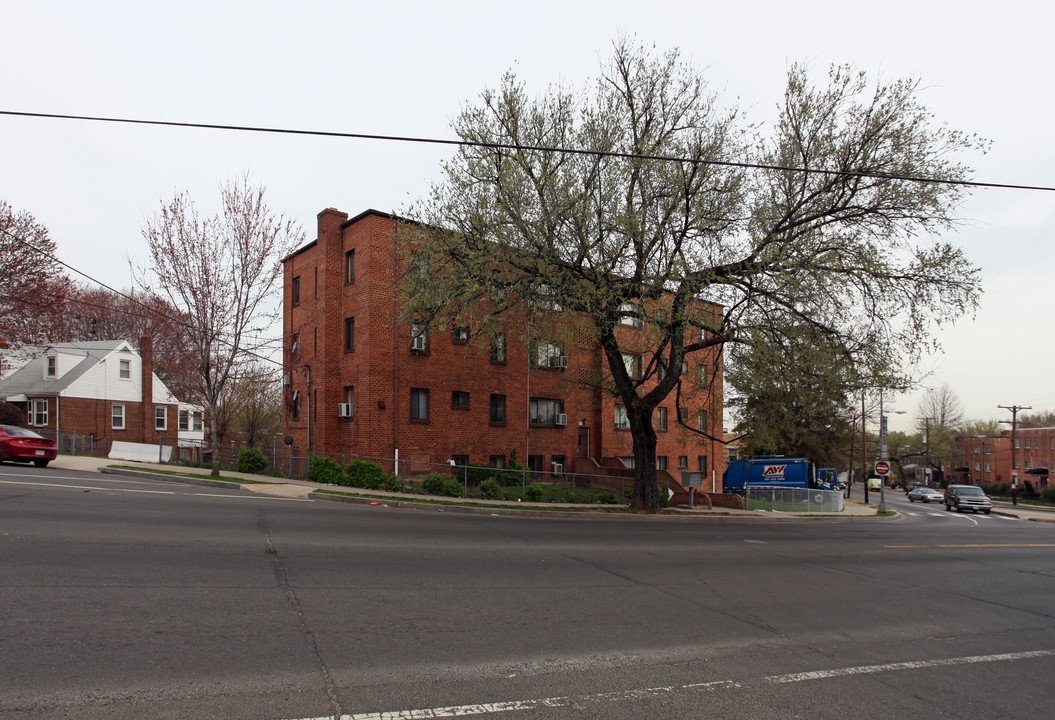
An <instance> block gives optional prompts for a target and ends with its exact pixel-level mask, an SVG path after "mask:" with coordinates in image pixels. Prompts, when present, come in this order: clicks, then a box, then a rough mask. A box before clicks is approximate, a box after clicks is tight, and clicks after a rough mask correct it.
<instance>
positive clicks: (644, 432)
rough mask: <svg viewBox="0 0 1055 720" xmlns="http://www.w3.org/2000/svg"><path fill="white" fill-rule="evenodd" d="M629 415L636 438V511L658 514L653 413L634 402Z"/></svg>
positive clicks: (633, 435) (631, 431)
mask: <svg viewBox="0 0 1055 720" xmlns="http://www.w3.org/2000/svg"><path fill="white" fill-rule="evenodd" d="M628 415H629V420H630V434H631V436H632V437H633V438H634V509H636V510H642V511H644V512H648V513H658V512H659V486H658V484H657V483H656V429H655V428H654V427H653V426H652V412H651V410H646V409H645V408H643V407H642V406H641V404H640V403H639V402H634V403H633V404H632V405H631V407H630V410H629V411H628Z"/></svg>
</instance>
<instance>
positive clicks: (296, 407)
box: [289, 390, 300, 420]
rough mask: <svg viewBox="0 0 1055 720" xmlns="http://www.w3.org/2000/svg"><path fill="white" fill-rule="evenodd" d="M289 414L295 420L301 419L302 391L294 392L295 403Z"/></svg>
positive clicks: (291, 405)
mask: <svg viewBox="0 0 1055 720" xmlns="http://www.w3.org/2000/svg"><path fill="white" fill-rule="evenodd" d="M289 414H290V415H291V416H292V417H293V419H294V420H299V419H300V390H294V391H293V402H292V403H290V410H289Z"/></svg>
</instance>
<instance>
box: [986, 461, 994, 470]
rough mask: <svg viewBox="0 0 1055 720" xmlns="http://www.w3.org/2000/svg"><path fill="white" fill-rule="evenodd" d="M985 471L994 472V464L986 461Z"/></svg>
mask: <svg viewBox="0 0 1055 720" xmlns="http://www.w3.org/2000/svg"><path fill="white" fill-rule="evenodd" d="M985 471H986V472H993V466H992V465H991V464H990V463H986V464H985Z"/></svg>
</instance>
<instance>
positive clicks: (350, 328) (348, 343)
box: [344, 317, 355, 352]
mask: <svg viewBox="0 0 1055 720" xmlns="http://www.w3.org/2000/svg"><path fill="white" fill-rule="evenodd" d="M349 350H355V318H354V317H350V318H345V319H344V351H345V352H348V351H349Z"/></svg>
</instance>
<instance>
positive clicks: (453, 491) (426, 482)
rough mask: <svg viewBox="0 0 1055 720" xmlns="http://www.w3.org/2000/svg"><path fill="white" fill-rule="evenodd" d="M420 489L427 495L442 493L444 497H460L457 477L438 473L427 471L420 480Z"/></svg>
mask: <svg viewBox="0 0 1055 720" xmlns="http://www.w3.org/2000/svg"><path fill="white" fill-rule="evenodd" d="M421 489H422V490H424V491H425V492H427V493H428V494H429V495H442V496H446V497H461V496H462V484H461V483H460V482H459V481H458V479H457V478H452V477H447V476H446V475H440V474H439V473H429V474H428V475H426V476H425V477H424V478H423V479H422V480H421Z"/></svg>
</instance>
